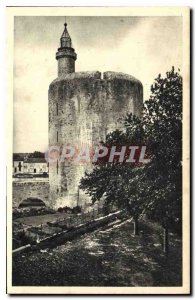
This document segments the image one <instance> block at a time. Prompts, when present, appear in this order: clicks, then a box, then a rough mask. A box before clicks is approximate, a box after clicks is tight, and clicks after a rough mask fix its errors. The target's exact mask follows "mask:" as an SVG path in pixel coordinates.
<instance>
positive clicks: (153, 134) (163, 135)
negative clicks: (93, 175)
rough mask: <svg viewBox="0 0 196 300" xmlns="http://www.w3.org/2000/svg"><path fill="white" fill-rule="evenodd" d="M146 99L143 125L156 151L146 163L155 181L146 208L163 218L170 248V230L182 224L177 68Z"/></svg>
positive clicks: (147, 178) (180, 89) (180, 142)
mask: <svg viewBox="0 0 196 300" xmlns="http://www.w3.org/2000/svg"><path fill="white" fill-rule="evenodd" d="M151 92H152V94H151V96H150V99H149V101H146V102H145V105H144V115H143V126H144V127H145V136H146V138H145V139H146V144H147V147H148V149H149V151H150V152H151V153H152V157H151V163H150V164H149V165H148V166H146V168H145V174H146V177H145V178H146V181H147V180H149V178H150V180H151V185H152V186H153V188H151V189H150V190H149V191H148V193H147V201H146V202H145V210H146V212H147V213H148V215H149V216H150V217H151V218H153V219H154V220H159V221H160V220H161V223H162V226H163V228H164V232H165V237H164V240H165V245H164V250H165V252H167V250H168V229H170V228H171V227H173V226H176V227H177V228H178V230H179V231H180V229H181V224H182V77H181V75H180V74H179V73H178V72H175V69H174V67H172V70H171V71H170V72H167V73H166V77H164V78H162V77H161V75H159V76H158V77H157V78H156V79H155V83H154V84H153V85H152V87H151Z"/></svg>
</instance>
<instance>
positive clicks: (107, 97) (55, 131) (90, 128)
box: [49, 26, 143, 207]
mask: <svg viewBox="0 0 196 300" xmlns="http://www.w3.org/2000/svg"><path fill="white" fill-rule="evenodd" d="M75 59H76V54H75V51H74V49H73V48H72V47H71V38H70V36H69V34H68V31H67V27H66V26H65V30H64V32H63V35H62V37H61V48H59V49H58V52H57V60H58V77H57V78H56V79H55V80H53V81H52V83H51V84H50V86H49V146H54V145H57V146H59V147H62V146H63V145H65V144H71V145H73V146H76V147H78V146H79V147H80V145H87V146H88V147H89V148H90V149H91V147H92V148H93V147H94V145H95V144H97V143H99V142H100V141H104V140H105V137H106V135H107V134H108V133H110V132H112V131H114V130H116V129H119V130H122V129H123V128H124V120H125V117H126V115H127V113H130V112H132V113H133V114H135V115H136V116H138V117H141V115H142V106H143V86H142V83H141V82H140V81H139V80H137V79H135V78H134V77H133V76H130V75H127V74H123V73H116V72H105V73H103V76H101V73H100V72H98V71H95V72H74V67H75V66H74V64H75ZM91 169H92V163H91V162H90V163H87V164H78V163H76V162H72V161H70V160H68V161H66V162H63V163H62V162H61V161H59V160H57V161H56V162H55V163H53V164H52V165H51V164H50V163H49V183H50V204H51V206H53V207H60V206H61V207H62V206H70V207H73V206H76V205H78V204H79V205H80V206H83V207H84V206H85V203H86V202H87V201H89V199H88V197H87V196H86V195H85V194H84V193H82V191H80V190H79V188H78V186H79V183H80V179H81V178H82V177H83V176H84V173H85V171H89V170H91Z"/></svg>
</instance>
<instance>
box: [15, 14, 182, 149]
mask: <svg viewBox="0 0 196 300" xmlns="http://www.w3.org/2000/svg"><path fill="white" fill-rule="evenodd" d="M66 21H67V23H68V31H69V33H70V35H71V38H72V42H73V46H74V48H75V51H76V53H77V56H78V58H77V61H76V71H96V70H98V71H101V72H103V71H117V72H124V73H127V74H130V75H132V76H134V77H136V78H137V79H139V80H140V81H141V82H142V83H143V87H144V100H147V99H148V97H149V95H150V86H151V84H152V83H153V81H154V78H156V77H157V75H158V74H159V73H161V74H165V72H166V71H168V70H170V69H171V67H172V66H175V67H176V69H177V68H180V69H181V68H182V18H181V17H67V18H66ZM64 22H65V21H64V18H63V17H15V27H14V152H33V151H35V150H39V151H45V150H46V149H47V145H48V86H49V84H50V82H51V81H52V80H53V79H55V78H56V77H57V61H56V59H55V53H56V50H57V48H58V47H59V42H60V36H61V34H62V32H63V29H64V25H63V24H64Z"/></svg>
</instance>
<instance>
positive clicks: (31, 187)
mask: <svg viewBox="0 0 196 300" xmlns="http://www.w3.org/2000/svg"><path fill="white" fill-rule="evenodd" d="M12 188H13V192H12V195H13V202H12V203H13V207H18V206H19V204H20V203H21V202H22V201H23V200H25V199H27V198H31V197H32V198H38V199H40V200H42V201H43V202H44V203H45V204H46V206H48V205H49V181H48V180H46V181H30V180H28V181H13V184H12Z"/></svg>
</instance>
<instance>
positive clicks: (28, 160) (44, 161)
mask: <svg viewBox="0 0 196 300" xmlns="http://www.w3.org/2000/svg"><path fill="white" fill-rule="evenodd" d="M24 162H25V163H47V161H46V160H45V158H42V157H38V158H32V157H29V158H27V159H26V160H25V161H24Z"/></svg>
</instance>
